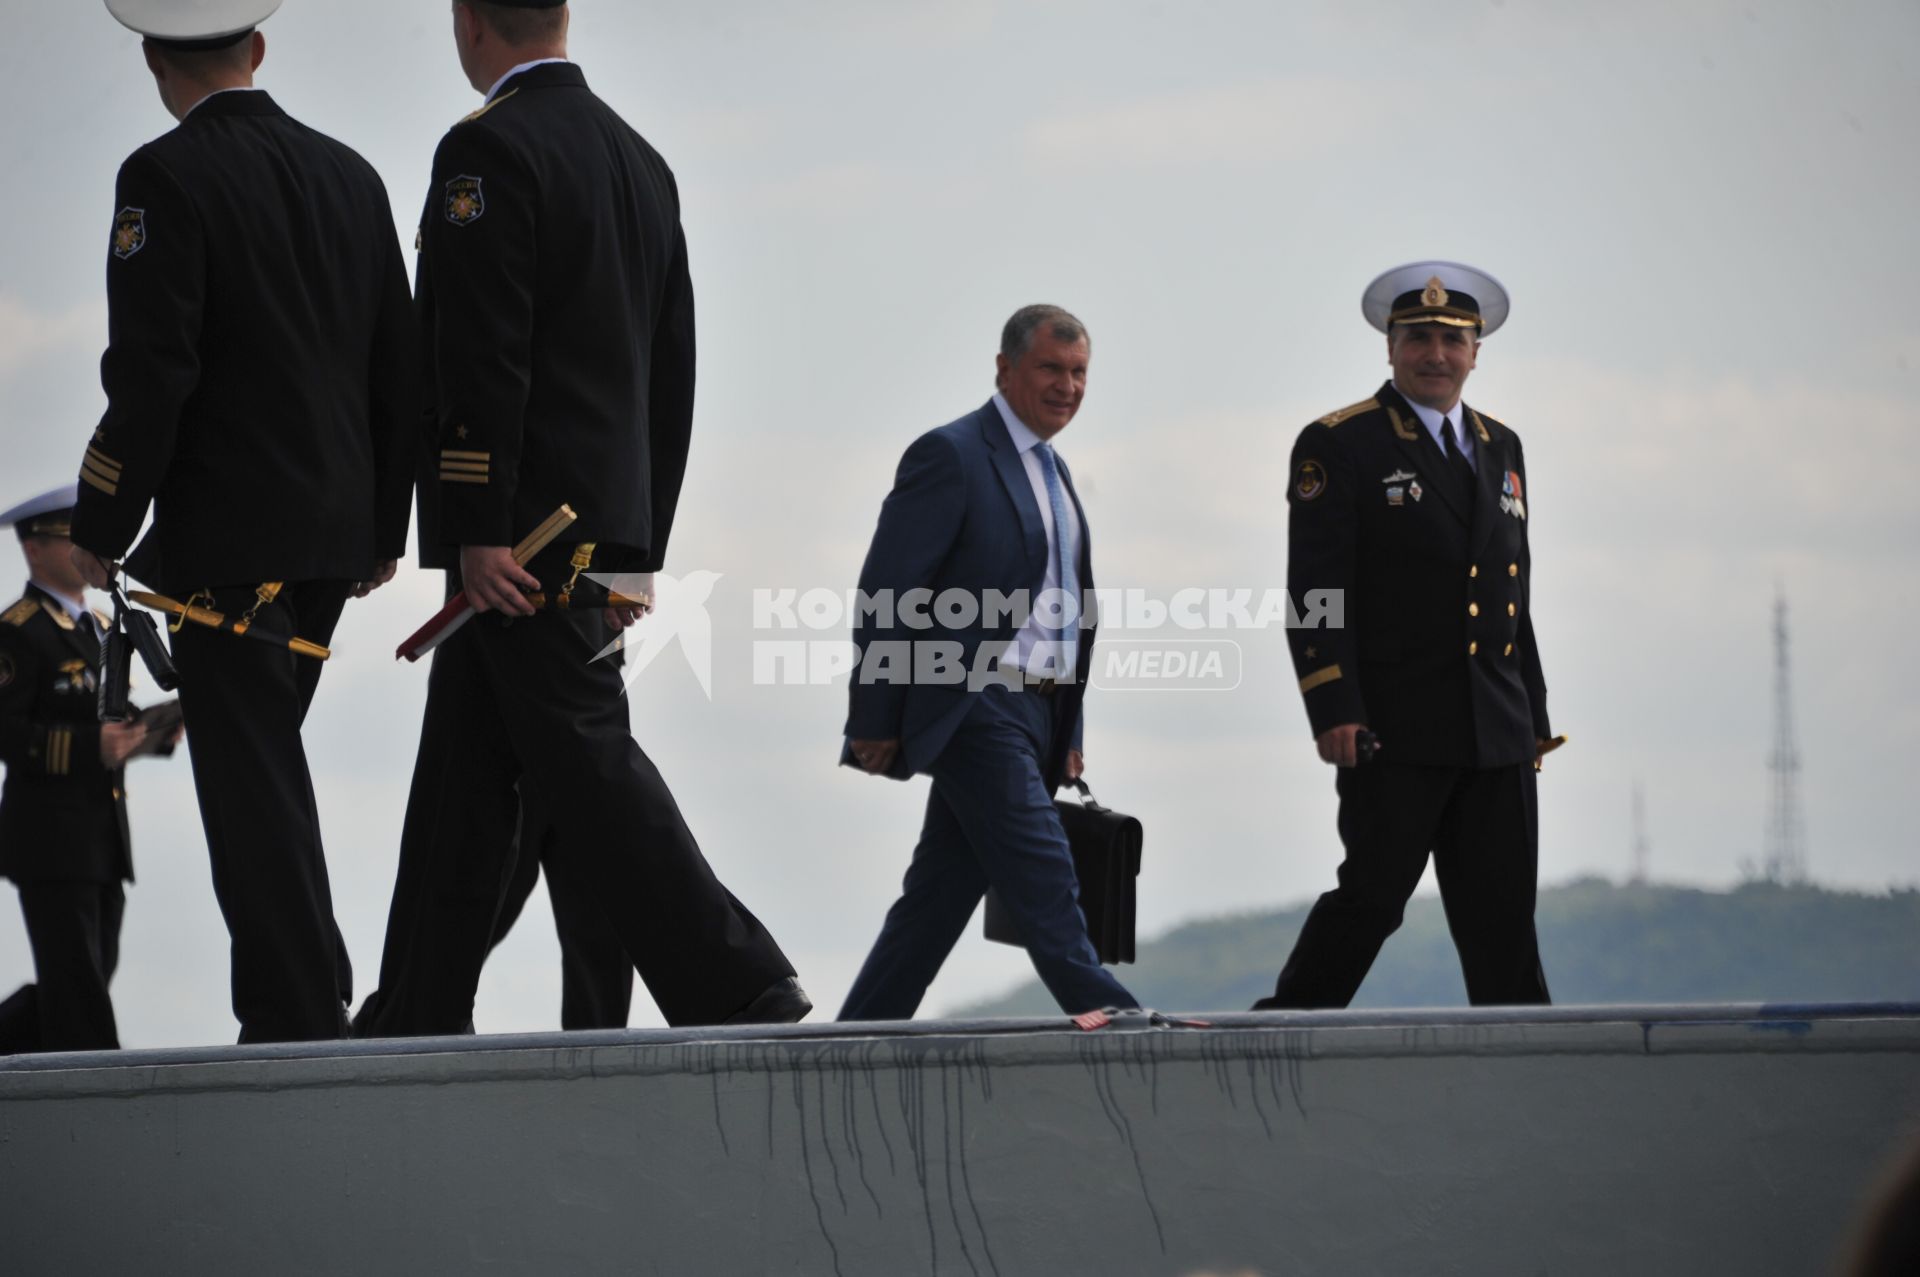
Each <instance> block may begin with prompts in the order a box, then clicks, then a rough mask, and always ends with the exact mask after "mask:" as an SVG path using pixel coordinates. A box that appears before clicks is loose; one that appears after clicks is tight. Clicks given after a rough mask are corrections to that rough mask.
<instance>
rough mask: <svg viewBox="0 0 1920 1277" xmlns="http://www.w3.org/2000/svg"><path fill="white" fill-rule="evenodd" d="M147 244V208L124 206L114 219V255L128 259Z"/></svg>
mask: <svg viewBox="0 0 1920 1277" xmlns="http://www.w3.org/2000/svg"><path fill="white" fill-rule="evenodd" d="M146 246H147V210H146V209H144V208H123V209H121V210H120V215H119V216H118V217H115V218H114V219H113V255H114V256H115V257H116V258H118V259H119V260H121V261H123V262H124V261H126V260H127V259H128V258H129V257H132V256H133V255H134V254H135V253H137V252H139V251H140V250H141V249H143V248H145V247H146Z"/></svg>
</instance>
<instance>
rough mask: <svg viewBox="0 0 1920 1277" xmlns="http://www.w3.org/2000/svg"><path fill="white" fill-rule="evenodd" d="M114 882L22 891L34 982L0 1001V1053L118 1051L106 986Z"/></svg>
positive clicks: (122, 906) (116, 901) (122, 904)
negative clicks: (31, 952) (31, 953)
mask: <svg viewBox="0 0 1920 1277" xmlns="http://www.w3.org/2000/svg"><path fill="white" fill-rule="evenodd" d="M125 910H126V895H125V893H124V892H123V891H122V890H121V887H120V884H119V883H117V882H115V883H105V884H102V883H97V882H43V883H22V884H21V885H20V913H21V916H22V917H24V918H25V919H26V924H27V943H28V945H30V946H31V947H32V949H33V973H34V978H35V980H36V981H37V983H35V984H28V985H22V986H21V987H20V989H19V990H17V991H16V992H15V993H14V994H13V996H12V997H10V998H8V999H7V1000H6V1001H5V1002H0V1055H17V1054H20V1053H22V1052H26V1051H112V1050H116V1049H118V1048H119V1046H120V1035H119V1030H118V1028H117V1026H116V1025H115V1024H114V1020H113V999H112V998H111V997H110V996H108V994H107V985H108V983H109V982H110V981H111V980H112V979H113V972H114V968H116V967H118V966H119V965H120V920H121V917H122V915H123V914H124V913H125Z"/></svg>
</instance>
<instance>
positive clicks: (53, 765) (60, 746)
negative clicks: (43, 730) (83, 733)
mask: <svg viewBox="0 0 1920 1277" xmlns="http://www.w3.org/2000/svg"><path fill="white" fill-rule="evenodd" d="M72 761H73V733H72V732H71V731H68V730H66V729H64V728H56V729H54V730H53V731H50V732H48V733H47V775H49V776H64V775H66V774H67V769H68V767H69V766H71V764H72Z"/></svg>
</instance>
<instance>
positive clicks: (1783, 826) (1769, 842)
mask: <svg viewBox="0 0 1920 1277" xmlns="http://www.w3.org/2000/svg"><path fill="white" fill-rule="evenodd" d="M1767 774H1768V777H1769V780H1770V783H1769V786H1768V795H1767V825H1766V837H1765V841H1764V842H1762V844H1761V851H1760V877H1761V878H1762V879H1763V880H1764V881H1766V882H1773V883H1780V884H1782V885H1787V884H1793V883H1801V882H1805V881H1806V880H1807V848H1806V829H1805V825H1804V822H1803V821H1802V819H1801V813H1800V745H1799V740H1798V737H1797V736H1796V734H1795V732H1794V729H1793V671H1792V667H1791V665H1790V664H1789V662H1788V659H1787V595H1786V591H1785V590H1784V589H1780V590H1779V591H1778V593H1777V594H1776V595H1775V597H1774V603H1773V751H1772V752H1771V753H1770V754H1769V755H1768V756H1767Z"/></svg>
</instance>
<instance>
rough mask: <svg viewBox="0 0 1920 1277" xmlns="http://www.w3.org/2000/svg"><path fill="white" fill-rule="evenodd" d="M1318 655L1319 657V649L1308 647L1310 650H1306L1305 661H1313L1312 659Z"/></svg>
mask: <svg viewBox="0 0 1920 1277" xmlns="http://www.w3.org/2000/svg"><path fill="white" fill-rule="evenodd" d="M1318 655H1320V649H1319V648H1317V647H1310V648H1308V649H1307V659H1308V660H1312V659H1313V658H1314V657H1316V656H1318Z"/></svg>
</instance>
